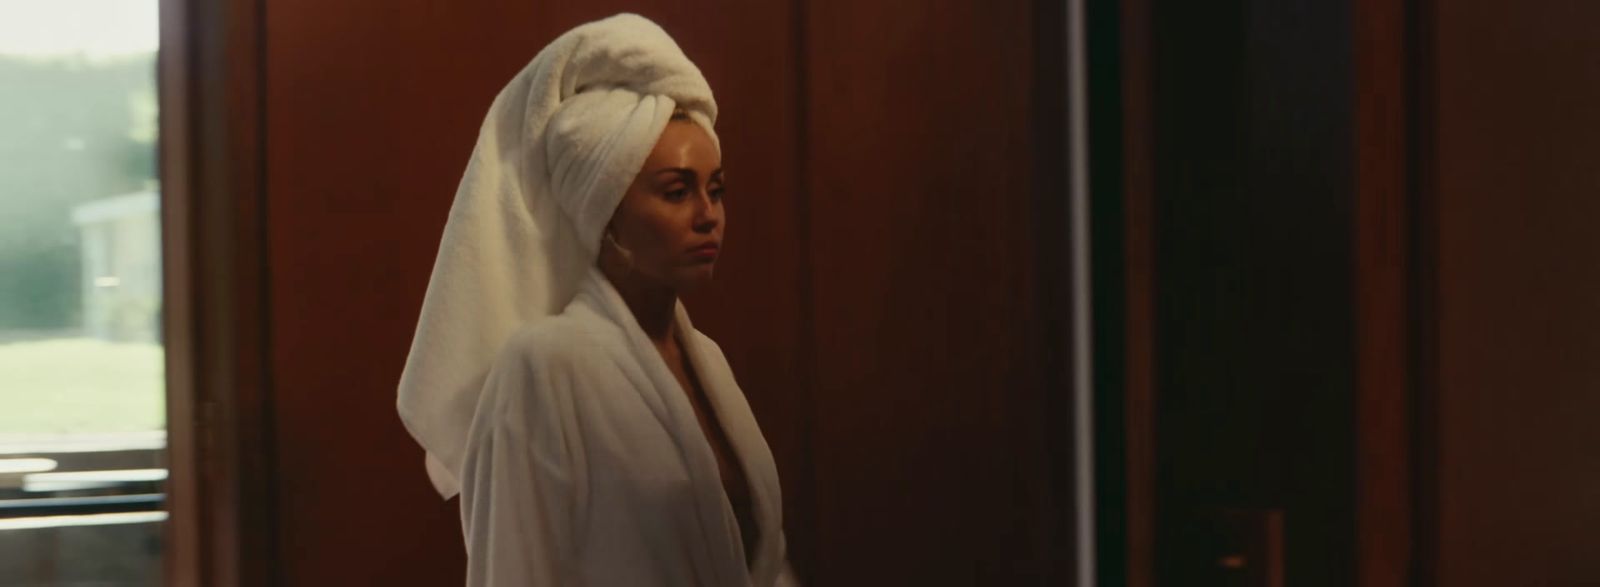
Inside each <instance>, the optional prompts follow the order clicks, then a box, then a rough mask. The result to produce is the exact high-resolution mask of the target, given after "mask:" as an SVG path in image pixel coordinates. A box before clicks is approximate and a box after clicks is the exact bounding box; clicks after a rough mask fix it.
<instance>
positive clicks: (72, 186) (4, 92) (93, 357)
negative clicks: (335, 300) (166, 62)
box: [0, 0, 166, 585]
mask: <svg viewBox="0 0 1600 587" xmlns="http://www.w3.org/2000/svg"><path fill="white" fill-rule="evenodd" d="M156 23H157V2H156V0H0V585H89V584H93V585H154V584H159V583H160V582H161V577H160V571H161V553H160V548H161V531H162V527H163V523H164V520H165V519H166V514H165V512H164V511H163V507H164V506H163V502H164V500H163V496H162V486H163V484H164V482H165V479H166V470H165V463H164V456H163V453H164V449H165V445H166V422H165V379H164V374H163V372H162V362H163V355H162V346H161V330H160V325H161V256H160V243H161V232H160V220H159V219H160V210H159V201H160V197H159V185H158V183H157V181H156V173H155V153H156V140H157V137H156V128H157V126H156V114H157V113H156V93H155V92H156V84H155V51H156V39H157V36H158V35H157V28H156Z"/></svg>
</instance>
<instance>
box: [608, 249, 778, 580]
mask: <svg viewBox="0 0 1600 587" xmlns="http://www.w3.org/2000/svg"><path fill="white" fill-rule="evenodd" d="M584 293H585V294H586V297H587V298H589V299H588V300H586V301H590V302H592V303H593V305H594V306H595V307H594V308H593V310H594V311H596V312H597V313H599V314H601V315H602V316H604V317H606V318H607V319H609V320H610V321H611V322H613V323H615V324H617V325H618V326H619V327H621V329H622V331H623V332H624V334H625V336H626V337H627V345H628V350H629V351H630V352H631V353H632V355H633V358H634V359H635V361H636V362H637V363H638V365H639V366H640V368H641V370H642V371H643V372H644V373H645V375H646V376H647V377H648V378H649V381H648V382H640V383H641V384H640V385H637V386H636V387H637V388H638V391H639V393H640V394H641V396H642V397H641V399H642V400H643V401H644V403H645V404H646V405H647V406H649V408H650V410H651V411H652V412H654V414H655V416H656V419H657V420H659V421H660V422H661V423H662V425H663V426H664V427H665V428H666V429H667V431H668V434H669V435H670V436H671V437H672V438H673V440H674V442H675V444H676V445H677V448H678V452H679V454H681V455H682V457H683V462H684V465H685V468H686V469H687V470H688V472H689V476H690V478H691V480H692V482H693V485H694V488H695V506H696V514H697V517H698V519H699V522H700V528H699V530H700V535H701V537H702V540H701V541H700V542H701V543H700V544H698V545H694V547H695V548H694V552H696V553H697V554H698V556H699V557H700V559H701V564H698V565H696V566H697V567H700V568H702V569H703V570H704V572H706V573H707V574H708V576H710V577H713V578H715V580H716V584H718V585H744V584H755V585H771V584H772V583H773V581H774V580H775V579H776V577H777V575H778V572H779V570H780V568H781V566H782V562H783V553H782V550H783V546H782V544H781V536H782V530H781V529H782V512H781V506H780V505H779V504H781V503H782V497H781V494H780V490H779V487H778V475H777V469H776V468H775V467H774V464H773V460H772V453H771V451H770V449H769V448H768V447H767V444H766V440H765V439H764V438H763V437H762V435H761V431H760V428H759V427H758V425H757V423H756V421H755V418H754V416H753V415H752V414H751V412H750V407H749V404H748V403H747V402H746V401H745V398H744V393H743V392H742V391H740V390H739V387H738V385H737V383H735V381H734V378H733V373H732V370H731V369H729V368H728V363H727V360H726V358H724V357H723V356H722V354H721V351H720V350H718V349H717V348H716V345H715V343H713V342H711V340H710V339H709V338H706V337H705V335H703V334H700V333H699V332H698V331H695V330H694V327H693V325H692V324H690V322H689V315H688V312H687V311H685V310H684V308H683V304H682V303H681V302H680V303H679V304H678V305H677V308H676V310H675V313H676V320H677V326H678V332H679V333H680V334H679V335H680V337H681V340H682V342H683V349H684V352H685V353H686V356H687V357H688V359H689V361H690V365H692V366H693V368H694V369H695V372H696V374H697V375H698V376H699V380H700V384H701V385H702V386H703V387H704V389H705V391H706V396H707V397H708V398H709V399H710V404H711V409H712V410H713V411H714V412H715V415H716V418H717V421H718V422H719V423H720V424H721V426H722V428H723V431H724V433H725V434H726V435H727V437H728V442H729V443H730V444H731V445H732V446H733V451H734V453H735V455H734V456H735V458H737V459H738V461H739V464H740V465H741V466H742V467H743V468H744V472H745V477H746V479H747V480H748V483H749V485H750V492H751V497H752V500H753V507H754V508H755V515H756V521H757V524H758V527H759V528H760V538H759V540H758V542H757V544H756V550H757V552H756V553H754V554H755V555H756V556H754V557H752V560H753V562H754V564H753V568H749V569H747V568H746V567H745V552H744V545H743V543H742V541H741V540H740V539H739V525H738V522H737V519H736V518H735V517H734V515H733V509H732V505H731V503H730V502H729V500H728V497H727V493H726V492H725V491H724V490H723V486H722V474H721V470H720V469H719V468H718V466H717V460H716V454H715V453H713V452H712V448H711V444H710V443H709V442H708V441H707V440H706V436H705V433H704V431H703V430H702V429H701V427H700V422H699V420H698V419H697V418H696V416H695V413H694V406H693V405H692V404H690V402H689V397H688V395H687V393H686V392H685V390H684V389H683V386H682V385H680V384H679V383H678V379H677V377H675V376H673V374H672V371H671V369H669V368H668V366H667V364H666V361H665V360H663V359H662V358H661V354H660V353H659V352H658V351H657V350H656V347H655V345H654V344H652V343H651V342H650V339H649V338H648V337H647V336H646V335H645V333H644V330H643V329H642V328H640V327H639V323H638V320H636V319H635V318H634V316H633V314H632V312H631V311H630V310H629V309H628V307H627V304H626V303H625V302H624V301H623V300H622V296H621V295H620V294H618V293H617V291H616V289H615V288H614V287H612V286H611V283H610V282H609V281H608V280H606V278H605V277H604V275H602V274H601V273H600V272H599V270H598V269H591V272H590V276H589V279H588V280H587V283H586V285H585V291H584Z"/></svg>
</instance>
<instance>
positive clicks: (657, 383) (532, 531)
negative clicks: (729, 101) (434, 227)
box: [398, 14, 792, 586]
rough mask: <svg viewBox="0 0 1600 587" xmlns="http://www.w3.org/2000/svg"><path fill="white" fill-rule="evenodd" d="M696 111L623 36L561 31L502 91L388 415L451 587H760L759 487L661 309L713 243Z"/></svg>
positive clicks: (682, 69) (728, 396) (722, 402)
mask: <svg viewBox="0 0 1600 587" xmlns="http://www.w3.org/2000/svg"><path fill="white" fill-rule="evenodd" d="M715 119H716V102H715V101H714V100H713V99H712V96H711V90H710V88H709V87H708V86H707V85H706V83H705V79H704V78H703V77H702V76H701V74H700V72H699V70H698V69H697V68H695V66H694V64H692V63H691V62H689V60H688V59H687V58H686V57H685V56H684V55H683V53H682V51H681V50H680V49H679V48H678V47H677V45H676V43H674V42H673V41H672V39H671V38H670V37H669V36H667V34H666V33H665V32H664V31H662V30H661V29H660V27H658V26H656V25H655V24H654V23H651V22H650V21H648V20H646V19H644V18H642V17H639V16H636V15H630V14H624V15H618V16H614V17H611V18H608V19H604V20H601V21H596V22H593V23H589V24H585V25H583V26H579V27H577V28H575V29H573V30H571V31H569V32H567V33H566V34H564V35H562V36H561V37H560V38H558V39H556V40H555V41H554V42H552V43H551V44H550V45H549V46H547V47H545V49H544V50H542V51H540V52H539V55H538V56H536V57H535V58H534V59H533V61H532V62H531V63H529V64H528V66H527V67H526V68H524V69H523V71H522V72H521V73H519V74H518V75H517V77H516V78H514V79H513V80H512V81H511V83H510V84H508V85H507V86H506V88H505V89H504V90H502V91H501V93H500V95H499V96H498V97H497V98H496V99H495V102H494V104H493V105H492V106H491V107H490V110H489V115H488V117H487V118H486V120H485V121H484V125H483V127H482V129H480V132H479V138H478V144H477V146H476V148H475V149H474V152H473V155H472V159H471V162H470V163H469V164H468V167H467V171H466V174H465V176H464V177H463V178H462V181H461V186H460V188H459V189H458V190H457V194H456V201H455V204H454V206H453V207H452V209H451V213H450V220H449V222H448V224H447V225H446V227H445V234H444V237H443V240H442V242H441V244H440V250H439V257H438V260H437V261H436V263H435V266H434V273H433V277H432V280H431V281H430V283H429V286H428V295H427V299H426V300H425V301H424V303H423V311H422V316H421V319H420V320H419V322H418V326H417V334H416V338H415V339H414V340H413V343H412V349H411V355H410V357H409V358H408V360H407V363H406V371H405V373H404V375H403V376H402V378H401V383H400V394H399V403H398V407H399V410H400V413H401V417H402V419H403V420H404V421H405V423H406V426H407V428H408V429H409V430H410V431H411V433H412V435H413V436H414V437H415V438H416V439H417V440H418V442H419V443H421V444H422V445H423V447H424V448H425V449H427V452H428V459H427V464H428V472H429V475H430V477H431V478H432V479H433V481H434V485H435V487H436V488H437V489H438V490H439V491H440V493H441V494H442V495H444V496H445V497H447V498H448V497H449V496H451V495H453V494H455V493H457V492H458V491H459V493H460V494H461V515H462V528H463V532H464V534H465V536H466V543H467V553H468V572H467V583H468V584H469V585H630V586H635V585H636V586H647V585H696V586H699V585H761V586H766V585H774V584H786V583H790V582H792V578H791V575H790V573H789V572H788V569H787V564H786V563H785V560H784V551H785V546H784V537H783V531H782V517H781V511H782V507H781V503H782V498H781V495H780V492H779V488H778V476H777V471H776V468H775V467H774V465H773V460H772V454H771V452H770V451H769V449H768V447H767V445H766V442H765V440H764V439H763V438H762V436H761V432H760V429H759V428H758V427H757V425H756V422H755V419H754V417H753V416H752V415H751V413H750V408H749V406H748V405H747V404H746V402H745V399H744V396H743V393H742V392H741V391H740V390H739V388H738V385H737V384H736V383H735V382H734V379H733V375H732V372H731V371H730V370H729V368H728V364H727V360H726V359H725V358H724V357H723V355H722V352H721V350H720V349H718V348H717V346H716V344H715V343H713V342H712V341H711V339H709V338H707V337H706V336H705V335H703V334H701V333H700V332H698V331H696V330H695V329H694V327H693V326H692V325H691V324H690V322H689V319H688V315H687V313H686V312H685V311H684V309H683V306H682V304H681V303H679V301H678V295H679V294H681V293H684V292H687V291H690V290H692V289H695V288H697V287H700V286H703V285H704V284H705V283H707V282H708V281H710V279H711V275H712V270H713V268H714V267H715V263H716V258H717V254H718V252H719V250H720V246H721V240H722V234H723V229H724V226H725V223H724V218H723V212H722V195H723V188H722V170H721V151H720V145H719V144H718V142H717V138H716V134H715V132H714V130H713V123H714V122H715Z"/></svg>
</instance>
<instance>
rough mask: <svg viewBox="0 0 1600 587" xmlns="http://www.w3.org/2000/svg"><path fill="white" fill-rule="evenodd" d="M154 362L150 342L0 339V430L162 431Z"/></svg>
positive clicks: (162, 386)
mask: <svg viewBox="0 0 1600 587" xmlns="http://www.w3.org/2000/svg"><path fill="white" fill-rule="evenodd" d="M162 360H163V352H162V348H161V345H159V344H154V343H114V342H105V341H102V340H97V339H92V338H60V339H52V340H38V341H29V342H15V343H4V344H0V434H8V433H41V434H56V433H84V432H90V433H95V432H132V431H145V430H162V429H165V428H166V406H165V403H166V378H165V373H164V369H163V364H162Z"/></svg>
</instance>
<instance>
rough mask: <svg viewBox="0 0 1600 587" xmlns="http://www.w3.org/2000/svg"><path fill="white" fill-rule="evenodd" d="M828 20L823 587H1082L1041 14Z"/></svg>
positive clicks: (1062, 193)
mask: <svg viewBox="0 0 1600 587" xmlns="http://www.w3.org/2000/svg"><path fill="white" fill-rule="evenodd" d="M807 11H808V14H807V20H806V26H805V28H806V31H807V42H806V44H807V46H809V47H810V48H811V50H810V53H809V62H808V63H807V64H806V67H807V76H808V78H809V80H810V81H809V84H808V88H807V96H806V109H807V111H808V116H809V120H810V125H809V131H808V132H809V133H810V138H809V140H808V144H807V149H808V153H807V155H806V159H807V160H808V161H810V162H811V165H810V167H809V168H808V172H809V174H810V181H811V186H812V190H811V193H810V194H808V195H807V205H808V206H809V216H810V222H811V227H812V231H813V233H812V236H811V241H810V258H811V260H812V263H813V264H814V269H813V273H814V281H813V287H814V289H813V300H812V302H813V304H814V310H813V315H814V316H815V329H816V339H817V341H818V342H817V344H818V356H817V364H816V369H817V371H816V388H815V389H814V390H813V395H814V398H815V410H816V414H817V416H816V421H815V424H814V430H813V434H814V439H815V440H814V442H815V446H816V452H815V455H814V457H815V459H816V473H817V511H818V519H817V525H818V527H817V531H818V535H817V539H818V544H819V549H820V550H819V556H818V568H819V575H818V581H819V583H820V584H826V585H890V584H896V585H1020V584H1049V583H1050V582H1051V581H1056V582H1059V581H1065V580H1067V579H1065V577H1066V575H1065V574H1064V572H1065V571H1066V569H1065V568H1063V567H1062V566H1060V565H1059V564H1058V562H1059V561H1058V560H1057V559H1056V557H1061V558H1065V555H1064V553H1060V552H1051V551H1050V550H1049V549H1048V548H1041V545H1042V544H1048V543H1050V538H1049V536H1050V535H1051V532H1052V531H1053V530H1054V529H1053V528H1051V527H1050V525H1051V524H1052V523H1053V520H1056V519H1057V518H1056V517H1054V516H1052V515H1050V514H1049V512H1051V511H1052V508H1053V507H1062V506H1061V504H1057V503H1056V502H1054V501H1053V500H1056V499H1061V500H1066V499H1067V498H1066V497H1065V496H1068V495H1070V491H1069V489H1068V487H1070V486H1053V485H1051V478H1050V476H1048V475H1046V474H1043V472H1044V471H1046V470H1048V467H1049V465H1050V462H1049V460H1048V459H1049V455H1047V454H1044V452H1045V451H1043V450H1042V448H1043V447H1045V446H1046V439H1047V438H1048V435H1047V433H1048V431H1051V430H1054V431H1056V432H1057V433H1064V432H1062V431H1063V430H1064V429H1065V427H1064V426H1062V425H1061V423H1062V422H1065V421H1068V418H1069V416H1068V415H1066V414H1061V413H1052V412H1050V411H1049V410H1048V409H1045V406H1046V405H1047V402H1048V401H1050V400H1049V398H1050V397H1051V394H1059V395H1062V396H1064V395H1066V394H1068V393H1069V391H1068V389H1067V388H1065V387H1060V388H1052V387H1048V386H1047V385H1046V383H1047V382H1048V381H1051V380H1052V378H1053V377H1054V376H1053V375H1050V374H1049V372H1050V370H1051V369H1052V367H1051V366H1049V365H1045V364H1043V363H1044V361H1043V360H1042V357H1045V356H1047V354H1046V346H1047V345H1048V344H1049V343H1048V341H1045V340H1042V335H1041V331H1040V330H1039V328H1041V325H1040V324H1039V320H1038V318H1039V316H1040V310H1039V308H1040V306H1041V305H1044V304H1061V305H1065V304H1067V301H1066V300H1064V299H1060V300H1042V299H1039V297H1038V291H1039V290H1038V289H1037V288H1038V287H1039V286H1040V279H1041V276H1040V275H1039V270H1038V268H1037V261H1038V259H1037V258H1036V257H1035V255H1036V249H1035V247H1036V246H1038V247H1045V246H1049V245H1046V244H1044V243H1046V242H1057V241H1055V240H1054V239H1055V237H1056V236H1057V235H1058V234H1059V231H1058V233H1055V234H1038V233H1035V232H1034V231H1035V228H1034V227H1035V226H1037V224H1036V220H1038V219H1036V218H1035V217H1033V216H1032V214H1033V213H1034V212H1035V211H1036V209H1035V208H1034V205H1033V201H1034V197H1035V196H1034V195H1033V194H1034V193H1035V190H1036V189H1046V187H1047V186H1037V185H1033V179H1032V178H1034V177H1036V176H1035V173H1034V172H1035V170H1034V169H1033V168H1032V165H1033V162H1034V161H1035V154H1036V151H1035V147H1036V146H1037V143H1036V142H1035V141H1036V140H1038V136H1036V135H1035V134H1034V129H1033V128H1032V127H1031V125H1030V123H1031V122H1032V120H1031V117H1030V113H1031V112H1033V110H1032V108H1033V104H1032V102H1031V101H1032V99H1033V96H1034V94H1033V90H1034V88H1035V84H1036V82H1037V81H1038V80H1036V79H1035V78H1034V61H1033V60H1034V58H1035V55H1036V53H1035V51H1036V43H1039V42H1040V41H1039V39H1037V38H1033V34H1034V33H1033V31H1034V30H1035V29H1034V28H1033V27H1031V26H1028V25H1026V24H1023V23H1028V22H1029V18H1030V15H1031V14H1032V11H1033V7H1032V6H1031V4H1030V3H1028V2H1021V1H1002V2H989V3H977V2H957V3H945V4H941V5H938V6H937V7H935V6H933V5H920V4H906V3H897V2H883V1H878V2H845V1H842V0H821V1H813V2H808V9H807ZM1060 107H1061V108H1063V109H1064V108H1065V103H1064V102H1063V103H1062V104H1061V106H1060ZM1040 132H1043V133H1052V132H1058V131H1057V130H1056V129H1052V128H1045V129H1042V130H1041V131H1040ZM1058 138H1059V137H1058ZM1049 187H1054V188H1056V189H1057V192H1056V193H1057V194H1058V197H1059V199H1060V200H1065V198H1066V187H1065V186H1064V185H1060V186H1049ZM1062 223H1063V224H1064V223H1065V219H1064V218H1063V219H1062ZM1061 242H1064V241H1061ZM1057 367H1059V365H1057ZM1051 423H1054V428H1050V427H1049V426H1051Z"/></svg>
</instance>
